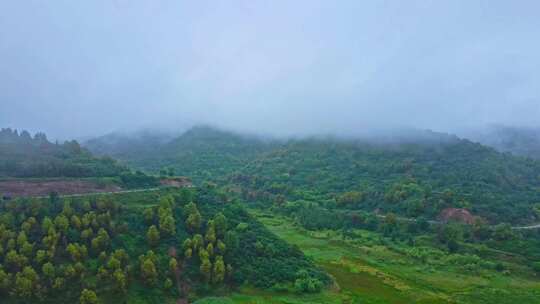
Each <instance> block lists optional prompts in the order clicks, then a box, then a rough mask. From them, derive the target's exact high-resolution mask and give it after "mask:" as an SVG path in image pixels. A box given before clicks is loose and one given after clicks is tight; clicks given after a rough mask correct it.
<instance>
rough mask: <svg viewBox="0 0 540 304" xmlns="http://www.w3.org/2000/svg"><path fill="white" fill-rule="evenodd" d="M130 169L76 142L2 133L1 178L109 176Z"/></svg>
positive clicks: (0, 140)
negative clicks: (99, 155)
mask: <svg viewBox="0 0 540 304" xmlns="http://www.w3.org/2000/svg"><path fill="white" fill-rule="evenodd" d="M125 171H127V168H125V167H123V166H120V165H118V164H117V162H116V161H115V160H113V159H111V158H107V157H102V158H100V157H95V156H93V155H92V154H91V153H90V152H89V151H88V150H86V149H83V148H81V147H80V145H79V143H77V142H76V141H66V142H65V143H63V144H58V143H51V142H50V141H49V140H48V139H47V137H46V135H45V134H43V133H37V134H36V135H35V136H33V137H32V136H31V135H30V134H29V133H28V132H26V131H22V132H21V133H20V134H19V133H18V132H17V130H11V129H2V130H1V131H0V177H2V176H3V177H106V176H107V177H110V176H118V175H120V174H121V173H122V172H125Z"/></svg>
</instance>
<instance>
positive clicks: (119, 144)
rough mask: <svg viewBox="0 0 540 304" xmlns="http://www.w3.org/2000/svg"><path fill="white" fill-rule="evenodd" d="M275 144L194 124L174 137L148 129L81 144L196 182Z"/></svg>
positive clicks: (231, 168)
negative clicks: (170, 171)
mask: <svg viewBox="0 0 540 304" xmlns="http://www.w3.org/2000/svg"><path fill="white" fill-rule="evenodd" d="M275 145H276V143H274V142H270V141H265V140H262V139H259V138H256V137H249V136H244V135H239V134H235V133H230V132H226V131H221V130H218V129H214V128H211V127H207V126H198V127H194V128H192V129H190V130H188V131H186V132H185V133H183V134H182V135H180V136H178V137H176V138H174V139H171V138H170V137H164V136H163V135H162V134H159V133H150V132H149V133H146V134H145V135H144V136H126V135H113V136H105V137H101V138H96V139H93V140H90V141H87V142H86V143H84V146H85V147H87V148H88V149H89V150H90V151H92V152H94V153H96V154H100V155H108V156H111V157H114V158H117V159H119V160H121V161H122V162H124V163H126V164H127V165H129V166H132V167H134V168H138V169H141V170H144V171H147V172H152V173H158V172H159V171H160V170H161V169H163V168H166V167H167V168H172V169H174V171H175V173H176V174H179V175H184V176H189V177H191V178H193V180H194V181H195V182H201V181H204V180H211V179H214V178H216V177H217V176H226V175H227V174H230V173H232V172H234V171H235V170H237V169H238V168H240V167H241V166H243V165H244V164H245V163H246V162H248V161H250V160H252V159H254V158H255V157H256V156H257V155H259V154H260V153H263V152H265V151H267V150H269V149H271V147H273V146H275Z"/></svg>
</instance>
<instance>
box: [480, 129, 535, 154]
mask: <svg viewBox="0 0 540 304" xmlns="http://www.w3.org/2000/svg"><path fill="white" fill-rule="evenodd" d="M469 137H470V138H471V139H473V140H475V141H478V142H480V143H482V144H484V145H487V146H491V147H494V148H495V149H497V150H498V151H501V152H509V153H512V154H515V155H519V156H525V157H531V158H536V159H540V128H525V127H510V126H502V125H495V126H489V127H486V128H485V129H483V130H479V131H476V132H473V133H472V134H470V136H469Z"/></svg>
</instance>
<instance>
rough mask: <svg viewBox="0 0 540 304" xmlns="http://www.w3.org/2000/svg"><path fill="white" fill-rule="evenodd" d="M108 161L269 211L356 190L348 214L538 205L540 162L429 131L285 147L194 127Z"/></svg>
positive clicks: (428, 213) (497, 210)
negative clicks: (206, 185)
mask: <svg viewBox="0 0 540 304" xmlns="http://www.w3.org/2000/svg"><path fill="white" fill-rule="evenodd" d="M102 147H103V146H102ZM89 148H91V146H90V147H89ZM105 150H106V149H105ZM111 151H114V149H112V148H111ZM112 156H115V157H119V158H120V159H121V160H122V161H124V162H125V163H127V164H129V165H131V166H134V167H136V168H138V169H142V170H148V171H153V172H156V171H158V170H159V169H160V168H163V167H172V168H174V169H175V170H177V172H181V173H182V174H183V175H187V176H193V177H194V179H195V181H196V182H200V181H202V180H214V181H218V182H220V184H222V185H225V184H228V185H229V186H230V187H232V188H234V187H235V186H239V187H241V189H243V190H242V196H243V198H244V199H248V200H252V201H253V200H256V201H257V200H258V201H266V202H271V203H272V202H274V201H275V200H276V199H277V200H280V199H282V198H284V199H287V200H299V199H303V200H319V201H320V200H323V201H324V200H336V199H338V198H339V196H340V195H342V194H344V193H347V192H350V191H356V192H358V193H361V197H362V199H361V200H359V201H358V202H356V203H354V204H349V205H348V208H353V209H361V210H369V211H374V210H380V211H383V212H395V213H397V214H402V215H406V216H413V217H417V216H424V217H427V218H436V217H437V216H438V214H439V213H440V212H441V211H442V210H443V209H444V208H450V207H456V208H468V209H470V210H471V211H472V213H473V214H474V215H478V216H481V217H483V218H485V219H487V220H489V221H490V222H494V223H497V222H512V223H528V222H534V221H536V220H537V218H536V216H535V213H534V212H533V209H534V208H535V204H537V203H538V202H539V201H540V192H539V191H538V189H539V182H540V181H539V176H538V172H540V164H539V163H538V162H537V161H534V160H530V159H523V158H519V157H514V156H511V155H508V154H502V153H499V152H497V151H496V150H494V149H492V148H488V147H485V146H482V145H480V144H476V143H473V142H470V141H468V140H464V139H459V138H457V137H455V136H451V135H447V134H440V133H435V132H430V131H417V132H416V133H407V134H402V135H400V136H397V137H396V136H394V137H378V138H370V139H337V138H329V137H325V138H306V139H296V140H292V139H291V140H287V141H279V140H262V139H259V138H255V137H247V136H243V135H240V134H234V133H230V132H225V131H221V130H216V129H211V128H208V127H197V128H194V129H192V130H190V131H188V132H186V133H184V134H183V135H181V136H180V137H178V138H176V139H174V140H172V141H170V142H168V143H165V144H162V145H157V146H156V147H155V148H154V149H153V151H152V152H151V153H147V152H146V150H145V149H141V150H138V149H136V147H133V149H131V150H130V153H129V154H114V153H112ZM235 191H236V190H235Z"/></svg>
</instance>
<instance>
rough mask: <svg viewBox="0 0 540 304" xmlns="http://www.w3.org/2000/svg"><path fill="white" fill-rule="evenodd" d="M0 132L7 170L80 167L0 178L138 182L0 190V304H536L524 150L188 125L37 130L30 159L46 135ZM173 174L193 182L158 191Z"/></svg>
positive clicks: (534, 195) (533, 166)
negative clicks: (75, 137) (117, 134)
mask: <svg viewBox="0 0 540 304" xmlns="http://www.w3.org/2000/svg"><path fill="white" fill-rule="evenodd" d="M23 133H24V134H26V132H23ZM3 134H4V135H3V136H4V137H3V138H4V139H3V141H2V143H3V145H4V146H9V147H10V149H11V150H10V151H11V152H10V153H3V154H1V155H0V156H1V158H0V160H2V161H3V162H4V163H6V164H7V163H13V161H12V159H13V158H14V157H17V159H18V160H17V162H18V166H19V167H18V168H20V170H22V171H21V172H23V171H24V170H29V169H28V168H34V167H35V168H37V167H40V166H41V165H39V164H40V163H47V162H48V161H52V162H57V164H59V165H57V166H56V167H55V168H68V167H69V166H83V165H82V163H84V166H86V167H85V168H87V169H85V170H87V171H84V172H86V173H85V174H84V175H81V176H78V175H71V174H68V173H67V172H68V171H61V170H60V171H54V173H51V172H52V171H43V172H49V173H46V174H45V173H41V172H42V171H32V170H30V171H24V172H32V174H29V175H21V174H14V173H13V172H19V171H6V172H8V174H4V176H5V177H4V179H9V178H16V179H17V180H24V179H26V178H31V179H36V178H37V179H43V180H46V179H47V178H51V177H54V178H56V179H58V178H70V179H73V178H79V177H83V178H98V179H99V178H108V179H112V180H116V181H117V183H118V184H121V185H123V186H124V187H125V188H127V189H129V188H137V189H139V190H138V191H137V192H129V191H128V192H125V193H116V194H115V193H102V194H100V193H96V194H86V195H85V194H83V195H77V196H71V197H70V196H63V195H62V194H61V193H51V194H50V195H49V196H48V197H15V198H9V199H4V200H3V201H2V202H1V204H0V293H1V295H2V297H3V298H4V299H6V300H5V301H6V303H14V304H15V303H27V302H30V301H32V302H39V303H83V304H86V303H103V304H105V303H197V304H204V303H245V304H247V303H251V304H253V303H261V304H264V303H271V304H274V303H276V304H278V303H280V304H285V303H321V304H322V303H336V304H338V303H346V304H349V303H516V302H517V303H540V302H539V301H538V299H540V279H539V277H540V231H539V229H533V228H531V229H527V227H529V226H530V227H534V225H535V224H536V223H538V222H540V192H539V190H540V188H539V187H538V185H539V178H540V175H539V174H538V172H540V163H539V162H538V161H536V160H534V159H532V158H525V157H520V156H514V155H511V154H507V153H500V152H497V151H496V150H494V149H492V148H489V147H486V146H483V145H480V144H478V143H474V142H471V141H469V140H466V139H459V138H457V137H455V136H451V135H447V134H440V133H434V132H429V131H426V132H422V133H421V134H420V135H421V136H418V135H419V134H415V135H414V136H411V137H404V138H401V139H399V140H395V139H389V140H386V139H381V140H379V141H373V140H364V139H350V138H349V139H347V138H333V137H313V138H304V139H288V140H285V139H272V138H259V137H254V136H246V135H242V134H238V133H232V132H227V131H223V130H218V129H213V128H210V127H195V128H193V129H191V130H189V131H187V132H186V133H184V134H183V135H180V136H179V137H177V138H174V139H171V140H169V141H164V140H161V139H160V138H159V137H158V136H157V135H156V137H155V138H153V139H149V137H148V136H149V135H148V134H147V135H146V137H145V138H144V139H142V140H143V141H146V140H149V142H151V143H152V144H151V145H150V146H145V145H144V144H142V143H143V142H139V143H137V144H134V141H133V140H117V141H114V143H112V144H111V142H110V141H106V140H105V139H104V138H97V139H94V140H92V141H89V142H88V143H84V144H83V146H84V148H81V147H80V145H79V144H77V143H76V142H66V143H65V144H52V143H50V142H48V141H47V140H46V142H47V143H46V144H45V146H47V147H48V146H50V147H53V148H51V149H52V150H51V151H50V153H45V154H42V153H41V152H39V151H48V150H47V149H45V148H43V147H41V146H40V145H37V144H35V141H36V140H37V139H35V138H39V137H42V138H46V137H45V136H44V135H43V136H42V135H39V134H38V135H37V136H34V138H32V137H30V139H29V141H27V139H24V140H23V138H27V137H28V136H27V135H24V136H23V135H18V133H17V132H14V131H12V130H9V131H8V130H7V129H4V131H3ZM6 134H9V136H8V135H6ZM21 134H22V133H21ZM8 138H9V140H8ZM150 138H151V137H150ZM75 146H76V147H78V149H76V150H77V151H72V150H70V149H73V147H75ZM97 147H99V148H97ZM43 149H45V150H43ZM16 151H27V154H18V152H16ZM70 151H71V152H70ZM92 151H94V152H95V153H97V154H99V155H100V156H94V155H93V154H92ZM107 151H109V152H107ZM32 153H34V154H32ZM37 154H39V155H41V156H40V157H34V155H37ZM83 159H84V161H83ZM115 159H118V160H115ZM103 162H108V163H109V164H111V166H106V167H107V170H109V171H103V170H102V169H100V168H101V167H102V166H103V164H104V163H103ZM68 164H69V165H68ZM69 172H72V171H69ZM81 172H82V171H81ZM177 176H183V178H185V177H187V178H190V179H192V180H193V181H194V186H193V187H191V186H185V185H184V186H170V185H166V184H165V185H161V186H159V185H160V184H159V181H160V180H162V179H167V178H169V179H174V178H175V177H177Z"/></svg>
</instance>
